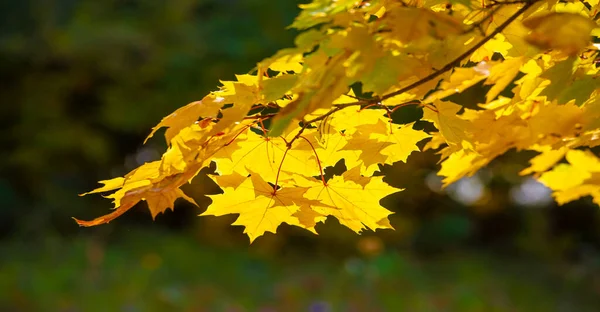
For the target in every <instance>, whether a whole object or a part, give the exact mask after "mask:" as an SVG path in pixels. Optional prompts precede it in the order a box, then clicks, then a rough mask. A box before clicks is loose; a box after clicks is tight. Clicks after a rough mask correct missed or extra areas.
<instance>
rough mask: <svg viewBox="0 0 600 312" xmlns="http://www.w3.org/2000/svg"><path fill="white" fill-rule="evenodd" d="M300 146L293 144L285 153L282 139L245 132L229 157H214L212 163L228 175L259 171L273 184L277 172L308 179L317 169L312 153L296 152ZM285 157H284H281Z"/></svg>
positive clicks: (223, 173) (299, 142) (298, 142)
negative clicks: (296, 174) (293, 173)
mask: <svg viewBox="0 0 600 312" xmlns="http://www.w3.org/2000/svg"><path fill="white" fill-rule="evenodd" d="M300 144H302V142H301V141H296V142H295V144H294V146H293V147H292V149H290V150H289V151H287V152H286V150H287V146H286V142H285V141H284V140H283V139H281V138H278V137H276V138H272V137H267V136H262V135H258V134H256V133H254V132H252V131H248V132H247V138H246V139H245V140H242V141H239V142H238V148H237V149H235V150H234V151H233V152H232V153H231V154H230V155H228V157H223V156H224V155H223V156H221V155H215V156H214V157H213V158H212V160H213V161H215V162H216V163H217V172H218V173H219V174H222V175H228V174H231V173H233V172H238V173H239V174H242V175H248V174H249V171H248V168H252V170H254V171H256V172H260V174H261V176H262V177H263V178H264V179H266V180H268V181H275V179H276V177H277V175H278V173H279V175H281V174H282V172H295V173H298V174H303V175H307V176H315V175H318V174H319V166H318V164H317V163H316V162H315V160H314V159H313V153H312V150H311V151H309V150H303V149H296V148H295V146H297V145H300ZM284 155H285V158H284Z"/></svg>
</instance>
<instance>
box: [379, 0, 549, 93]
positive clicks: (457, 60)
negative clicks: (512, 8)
mask: <svg viewBox="0 0 600 312" xmlns="http://www.w3.org/2000/svg"><path fill="white" fill-rule="evenodd" d="M536 1H537V0H531V1H529V2H527V3H525V5H524V6H523V7H522V8H520V9H519V10H518V11H517V12H515V14H513V15H512V16H511V17H509V18H508V19H507V20H506V21H504V23H502V24H501V25H500V26H498V27H497V28H496V29H494V31H492V32H491V33H490V34H489V35H487V36H486V37H485V38H483V39H482V40H481V41H479V42H477V43H476V44H475V45H474V46H472V47H471V48H470V49H469V50H467V51H466V52H464V53H463V54H461V55H459V56H458V57H457V58H455V59H454V60H453V61H451V62H450V63H448V64H446V65H445V66H444V67H442V68H440V69H438V70H436V71H434V72H433V73H431V74H429V75H427V76H425V77H423V78H421V79H420V80H418V81H415V82H414V83H412V84H410V85H408V86H406V87H404V88H402V89H400V90H398V91H394V92H392V93H389V94H386V95H384V96H382V97H381V98H380V100H381V101H383V100H385V99H389V98H391V97H394V96H396V95H399V94H402V93H404V92H407V91H410V90H412V89H414V88H416V87H418V86H420V85H422V84H425V83H426V82H429V81H431V80H433V79H435V78H437V77H439V76H440V75H442V74H443V73H445V72H447V71H449V70H451V69H452V68H454V67H456V66H457V65H459V64H460V62H462V61H463V60H464V59H466V58H467V57H469V56H470V55H471V54H473V53H474V52H475V51H477V49H479V48H481V47H482V46H483V45H484V44H486V43H487V42H488V41H490V40H491V39H492V38H494V37H495V36H496V35H497V34H499V33H501V32H502V31H503V30H504V28H506V27H507V26H508V25H509V24H510V23H512V22H513V21H514V20H516V19H517V18H518V17H519V16H520V15H521V14H523V13H525V11H527V9H529V8H530V7H531V6H532V5H533V4H534V3H535V2H536Z"/></svg>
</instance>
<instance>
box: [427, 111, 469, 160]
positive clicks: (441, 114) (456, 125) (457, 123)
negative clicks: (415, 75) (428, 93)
mask: <svg viewBox="0 0 600 312" xmlns="http://www.w3.org/2000/svg"><path fill="white" fill-rule="evenodd" d="M434 105H435V108H436V110H437V111H433V110H431V109H424V111H423V120H428V121H431V122H433V124H434V125H435V127H436V128H437V129H438V130H439V131H440V133H441V134H442V136H443V137H444V139H445V140H446V143H448V145H457V146H462V147H463V148H467V149H472V148H473V146H472V144H471V143H470V140H471V136H470V134H471V132H472V130H471V123H469V122H468V121H467V120H464V119H462V118H460V116H459V115H458V111H459V110H460V109H461V108H462V107H461V106H460V105H458V104H454V103H452V102H449V101H440V100H436V101H434Z"/></svg>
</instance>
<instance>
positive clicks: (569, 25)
mask: <svg viewBox="0 0 600 312" xmlns="http://www.w3.org/2000/svg"><path fill="white" fill-rule="evenodd" d="M523 25H524V26H525V27H527V28H529V29H531V33H530V34H529V35H528V36H527V38H526V39H527V41H528V42H529V43H530V44H532V45H535V46H537V47H539V48H540V49H557V50H561V51H563V52H564V53H566V54H567V55H571V56H575V55H577V53H579V51H581V50H582V49H583V48H585V47H586V46H587V45H588V44H589V43H590V33H591V32H592V30H593V29H594V28H596V27H598V26H597V25H596V23H594V22H593V21H592V20H590V19H589V18H586V17H585V16H582V15H580V14H575V13H566V12H552V13H548V14H545V15H539V16H535V17H531V18H528V19H527V20H525V21H523Z"/></svg>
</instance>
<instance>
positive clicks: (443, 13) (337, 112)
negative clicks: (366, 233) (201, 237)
mask: <svg viewBox="0 0 600 312" xmlns="http://www.w3.org/2000/svg"><path fill="white" fill-rule="evenodd" d="M586 4H587V5H586ZM577 5H578V4H570V6H567V4H563V3H554V4H552V3H549V2H541V1H537V0H523V1H512V0H507V1H488V0H486V1H483V2H480V1H479V0H477V1H472V2H471V3H470V5H467V3H462V2H461V3H454V4H453V5H446V4H434V3H432V4H423V3H422V2H413V1H409V2H401V1H391V0H378V1H368V2H367V1H364V2H362V3H360V4H358V5H357V4H356V3H354V2H348V1H345V2H344V1H315V2H314V3H312V4H309V5H303V6H302V8H303V10H302V12H301V13H300V14H299V16H298V17H297V18H296V20H295V21H294V23H293V24H292V25H291V27H293V28H296V29H298V30H300V31H301V33H300V34H299V35H298V36H297V38H296V40H295V47H293V48H289V49H283V50H281V51H279V52H277V53H276V54H275V55H273V56H272V57H270V58H267V59H265V60H263V61H261V62H260V63H258V65H257V67H256V70H255V71H254V72H252V73H250V74H245V75H239V76H237V77H236V81H224V82H223V86H222V88H221V89H220V90H218V91H215V92H212V93H210V94H208V95H207V96H206V97H204V98H203V99H202V100H201V101H197V102H193V103H190V104H188V105H186V106H184V107H181V108H180V109H178V110H177V111H175V112H173V113H172V114H170V115H169V116H167V117H165V118H163V120H162V121H161V122H160V123H159V124H158V125H157V126H156V127H154V128H153V130H152V132H151V134H150V136H149V137H148V138H150V137H152V136H153V135H154V134H155V133H156V132H157V131H158V130H159V129H161V128H167V129H166V131H165V138H166V141H167V143H168V146H169V147H168V149H167V150H166V151H165V153H164V154H163V156H162V158H161V159H160V160H157V161H154V162H150V163H146V164H144V165H142V166H140V167H139V168H137V169H135V170H133V171H132V172H130V173H129V174H127V175H125V176H124V177H118V178H115V179H112V180H106V181H101V183H103V184H104V186H103V187H100V188H98V189H96V190H94V191H92V192H90V193H105V192H111V193H110V194H109V195H107V196H106V197H108V198H111V199H112V200H113V202H114V205H115V209H116V210H115V211H114V212H113V213H111V214H108V215H106V216H103V217H101V218H97V219H95V220H92V221H81V220H76V221H77V223H78V224H80V225H82V226H93V225H98V224H102V223H107V222H110V221H111V220H113V219H115V218H116V217H118V216H119V215H121V214H123V213H124V212H125V211H127V210H128V209H130V208H131V207H133V206H134V205H135V204H137V203H138V202H140V201H146V202H147V203H148V206H149V208H150V211H151V213H152V216H153V217H156V215H158V214H159V213H161V212H163V211H165V210H166V209H168V208H171V209H172V208H173V207H174V202H175V200H176V199H178V198H184V199H185V200H187V201H190V202H194V200H193V199H192V198H190V197H188V196H187V195H185V194H184V193H183V192H182V191H181V189H180V187H181V186H182V185H183V184H185V183H187V182H189V181H191V180H192V179H193V178H194V177H195V176H197V175H198V174H199V173H200V170H201V169H202V168H206V167H208V166H209V165H210V164H211V163H215V164H216V172H215V174H213V175H210V177H211V178H212V179H213V180H214V181H215V183H216V184H217V185H219V186H220V187H221V189H222V190H223V193H222V194H217V195H207V196H209V197H210V198H211V199H212V204H210V205H209V206H208V208H207V210H206V211H205V212H204V213H203V214H202V215H217V216H220V215H225V214H238V215H239V216H238V218H237V220H236V221H235V222H234V223H233V224H234V225H241V226H244V227H245V233H247V234H248V236H249V237H250V240H251V241H253V240H254V239H256V238H257V237H259V236H261V235H263V234H264V233H265V232H273V233H274V232H275V231H276V230H277V228H278V226H279V225H280V224H282V223H287V224H289V225H293V226H298V227H301V228H304V229H307V230H309V231H312V232H315V233H316V229H315V226H317V224H318V223H320V222H324V221H325V220H326V219H327V218H328V217H333V218H336V219H338V220H339V222H340V223H341V224H342V225H344V226H346V227H348V228H350V229H351V230H353V231H355V232H357V233H360V232H361V231H363V230H365V229H370V230H377V229H391V228H392V225H391V224H390V222H389V220H388V216H389V215H390V214H391V212H390V211H389V210H388V209H386V208H384V207H382V206H381V204H380V199H381V198H383V197H385V196H388V195H390V194H392V193H395V192H398V191H401V189H398V188H395V187H392V186H390V185H388V184H387V183H385V182H384V181H383V177H382V176H381V175H374V174H375V172H377V171H379V170H380V166H381V165H384V164H389V165H391V164H394V163H395V162H399V161H401V162H406V161H407V158H408V156H409V155H410V154H412V153H413V152H419V151H420V150H421V149H423V150H429V149H432V150H438V153H439V154H440V156H441V168H440V170H439V172H438V174H439V175H440V176H443V177H444V184H445V185H448V184H450V183H453V182H455V181H457V180H459V179H460V178H462V177H465V176H469V175H472V174H473V173H475V172H476V171H477V170H479V169H480V168H482V167H484V166H485V165H487V164H488V163H489V162H490V161H492V160H493V159H494V158H496V157H498V156H499V155H502V154H503V153H504V152H506V151H508V150H510V149H517V150H533V151H537V152H539V153H540V154H539V155H538V156H536V157H534V158H533V159H532V160H531V163H532V165H531V167H529V168H527V169H525V170H523V171H522V174H524V175H525V174H533V175H534V176H536V177H537V178H538V179H539V181H541V182H542V183H544V184H545V185H547V186H548V187H550V188H551V189H553V190H554V196H555V198H556V199H557V201H558V202H559V203H564V202H568V201H570V200H573V199H576V198H578V197H581V196H587V195H590V196H592V197H593V198H594V200H596V201H597V202H598V203H600V191H598V190H600V183H599V182H598V181H600V180H598V179H597V178H596V176H597V172H600V169H599V168H600V159H598V158H597V156H596V155H594V154H592V153H591V152H589V151H588V150H587V149H585V147H586V146H596V145H598V144H600V142H598V138H600V123H598V122H597V120H599V119H598V117H600V101H599V100H598V98H599V97H598V96H599V94H598V92H600V91H599V90H600V84H599V83H598V82H597V75H598V70H597V68H596V62H591V61H589V60H585V59H586V58H589V57H588V55H590V54H589V53H587V52H586V53H582V51H597V48H596V46H594V45H593V44H592V41H591V39H592V36H595V35H596V33H597V31H598V30H597V26H598V25H597V24H596V23H595V21H594V18H590V17H589V16H592V17H593V16H596V12H597V11H598V7H597V5H595V6H591V5H589V3H583V2H580V9H581V12H578V13H574V12H573V6H577ZM481 83H483V84H484V85H488V86H490V88H489V89H488V90H487V91H486V97H485V102H483V103H474V104H477V107H478V109H477V110H473V109H463V107H462V106H461V105H458V104H455V103H452V102H450V101H447V97H448V96H450V95H453V94H456V93H460V92H463V91H464V90H466V89H469V88H475V87H476V86H477V85H480V84H481ZM411 105H414V106H418V107H421V108H423V117H422V118H419V119H415V120H413V121H412V122H410V123H408V124H396V123H394V122H393V120H392V118H391V117H392V113H394V112H397V111H398V109H399V108H401V107H406V106H411ZM416 122H430V123H432V124H433V126H434V127H435V128H436V129H437V130H438V131H437V132H432V133H426V132H424V131H423V130H417V129H415V128H414V127H413V126H414V124H415V123H416ZM549 122H551V123H552V125H553V127H548V126H547V125H548V123H549ZM425 140H429V141H428V142H427V143H424V141H425ZM419 146H421V147H422V148H419ZM563 158H565V159H566V160H567V163H560V161H561V160H562V159H563ZM340 160H343V163H344V165H345V168H346V171H345V172H344V173H343V174H341V175H334V176H333V177H331V178H329V179H327V178H326V177H325V175H324V170H325V169H326V168H328V167H332V166H334V165H336V164H337V163H338V162H339V161H340ZM573 175H576V176H577V177H579V179H578V180H577V179H576V180H573V179H571V178H569V179H567V178H566V177H567V176H568V177H572V176H573ZM565 181H569V182H568V183H565Z"/></svg>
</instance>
